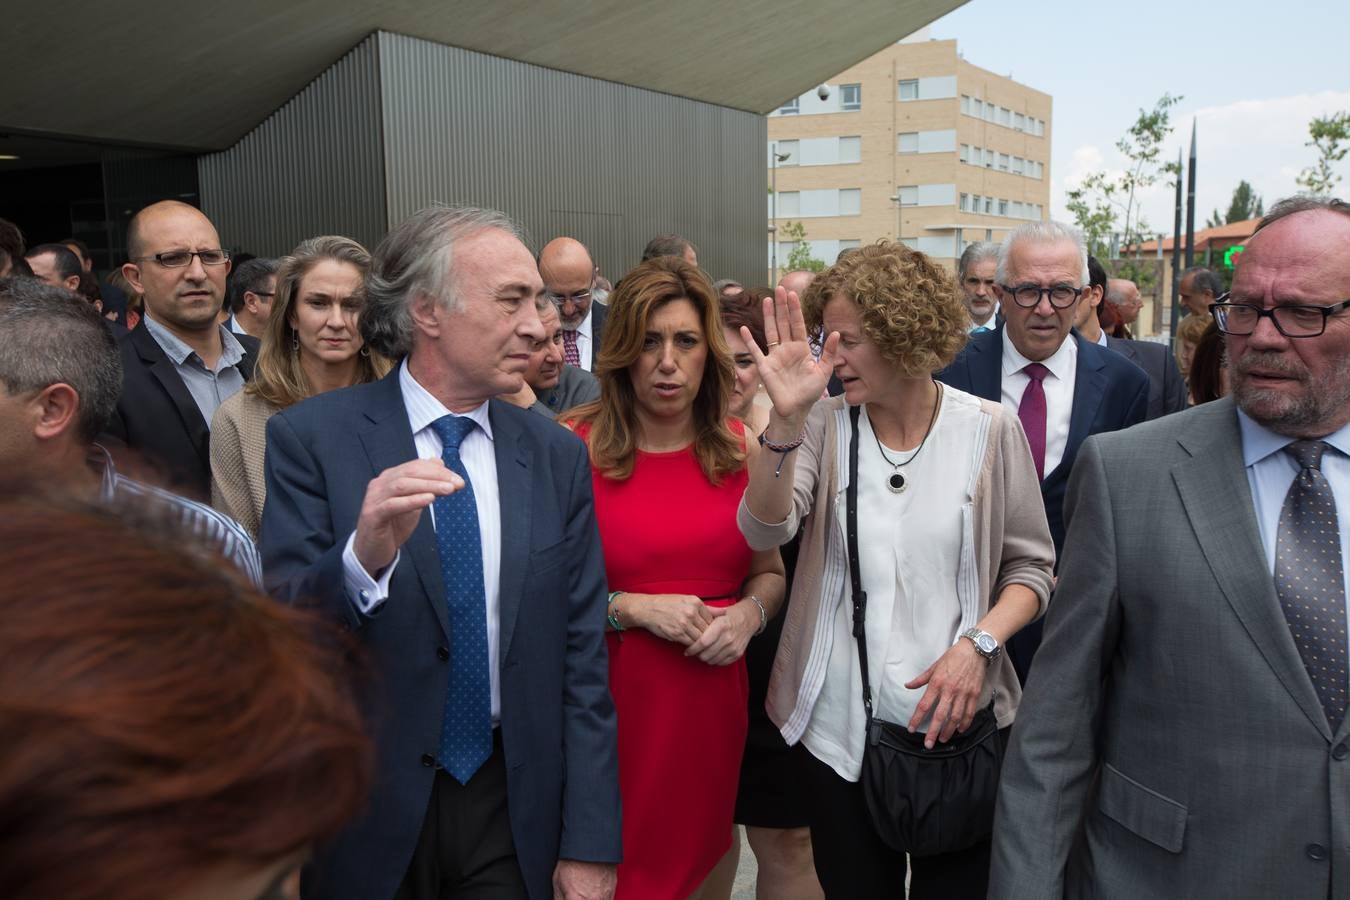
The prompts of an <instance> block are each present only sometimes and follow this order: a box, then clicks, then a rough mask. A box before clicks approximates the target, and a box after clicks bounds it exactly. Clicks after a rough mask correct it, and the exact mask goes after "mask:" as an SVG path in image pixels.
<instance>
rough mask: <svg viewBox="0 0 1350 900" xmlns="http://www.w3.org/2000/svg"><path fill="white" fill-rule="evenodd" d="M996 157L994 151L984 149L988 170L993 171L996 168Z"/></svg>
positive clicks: (985, 163) (985, 165)
mask: <svg viewBox="0 0 1350 900" xmlns="http://www.w3.org/2000/svg"><path fill="white" fill-rule="evenodd" d="M994 156H995V154H994V151H993V150H990V149H989V148H988V147H985V148H984V167H985V168H986V169H992V168H993V167H994Z"/></svg>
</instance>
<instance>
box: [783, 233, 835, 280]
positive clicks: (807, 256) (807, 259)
mask: <svg viewBox="0 0 1350 900" xmlns="http://www.w3.org/2000/svg"><path fill="white" fill-rule="evenodd" d="M783 237H785V238H787V239H788V240H789V241H793V242H795V243H794V246H793V247H792V249H791V250H789V251H788V255H787V260H786V261H784V263H783V271H785V272H795V271H798V270H805V271H807V272H823V271H825V263H824V262H822V261H821V260H818V259H813V258H812V256H811V245H810V244H808V243H807V242H806V226H805V225H803V224H802V223H801V222H784V223H783Z"/></svg>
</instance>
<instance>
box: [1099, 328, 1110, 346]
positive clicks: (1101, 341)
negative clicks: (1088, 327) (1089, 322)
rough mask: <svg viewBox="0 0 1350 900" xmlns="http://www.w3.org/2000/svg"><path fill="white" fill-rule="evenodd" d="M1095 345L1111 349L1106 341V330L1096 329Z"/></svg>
mask: <svg viewBox="0 0 1350 900" xmlns="http://www.w3.org/2000/svg"><path fill="white" fill-rule="evenodd" d="M1097 346H1098V347H1105V348H1107V349H1108V350H1109V349H1111V345H1110V344H1108V343H1107V342H1106V332H1105V331H1102V330H1101V329H1100V328H1098V329H1097Z"/></svg>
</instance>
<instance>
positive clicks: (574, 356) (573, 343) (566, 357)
mask: <svg viewBox="0 0 1350 900" xmlns="http://www.w3.org/2000/svg"><path fill="white" fill-rule="evenodd" d="M563 362H565V363H567V364H568V365H569V366H580V365H581V351H580V350H578V349H577V333H576V330H575V329H573V330H572V331H568V330H567V329H563Z"/></svg>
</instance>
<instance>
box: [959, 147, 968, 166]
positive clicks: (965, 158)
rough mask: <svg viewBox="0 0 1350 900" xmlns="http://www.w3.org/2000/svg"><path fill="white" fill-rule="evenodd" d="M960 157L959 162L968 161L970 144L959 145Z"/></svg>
mask: <svg viewBox="0 0 1350 900" xmlns="http://www.w3.org/2000/svg"><path fill="white" fill-rule="evenodd" d="M960 159H961V162H963V163H968V162H970V145H969V144H962V145H961V155H960Z"/></svg>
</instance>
